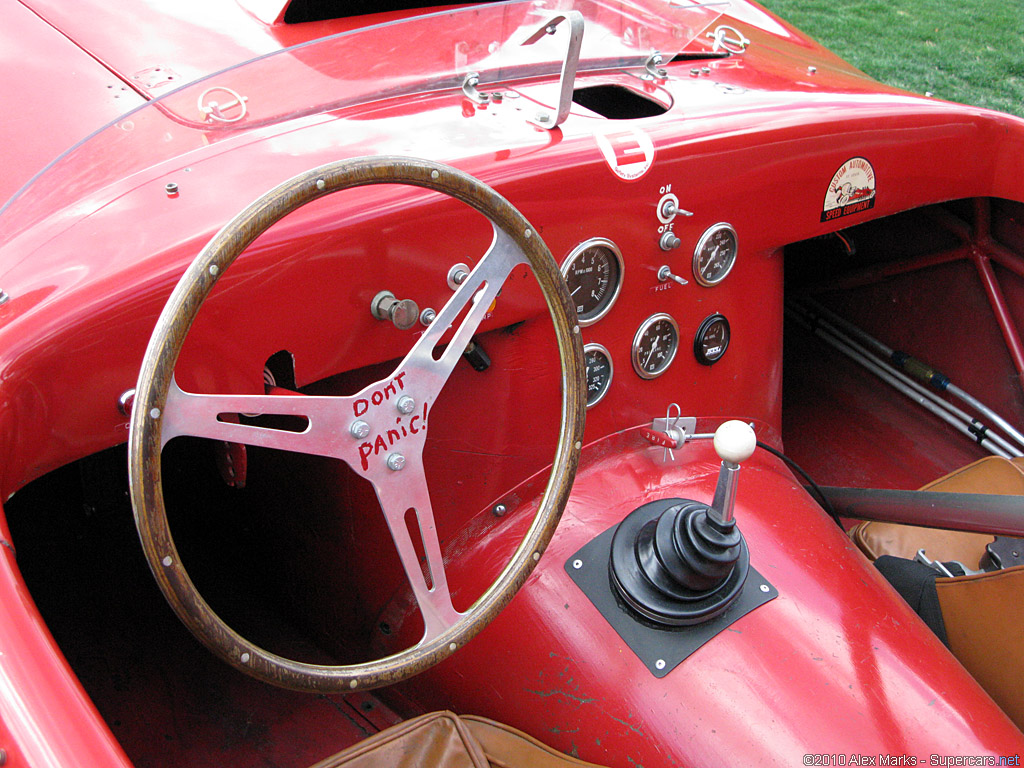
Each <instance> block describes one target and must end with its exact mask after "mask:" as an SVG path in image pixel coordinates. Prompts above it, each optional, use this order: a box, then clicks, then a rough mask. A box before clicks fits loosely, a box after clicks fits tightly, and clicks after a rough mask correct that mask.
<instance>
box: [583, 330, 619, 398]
mask: <svg viewBox="0 0 1024 768" xmlns="http://www.w3.org/2000/svg"><path fill="white" fill-rule="evenodd" d="M583 362H584V363H585V365H586V367H587V408H591V407H593V406H595V405H597V404H598V403H599V402H600V401H601V398H603V397H604V396H605V395H607V394H608V388H609V387H610V386H611V384H612V375H613V374H614V373H615V369H614V367H613V366H612V356H611V354H610V353H609V352H608V350H607V349H605V348H604V347H603V346H601V345H600V344H587V345H586V346H585V347H583Z"/></svg>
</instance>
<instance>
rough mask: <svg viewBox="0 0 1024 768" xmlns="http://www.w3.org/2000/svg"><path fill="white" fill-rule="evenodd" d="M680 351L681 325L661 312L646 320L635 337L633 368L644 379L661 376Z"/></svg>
mask: <svg viewBox="0 0 1024 768" xmlns="http://www.w3.org/2000/svg"><path fill="white" fill-rule="evenodd" d="M678 351H679V326H678V325H677V324H676V321H675V320H673V319H672V316H671V315H666V314H665V313H664V312H660V313H658V314H657V315H651V316H650V317H648V318H647V319H646V320H644V321H643V322H642V323H641V324H640V327H639V328H638V329H637V332H636V336H634V337H633V370H635V371H636V372H637V375H638V376H640V377H641V378H644V379H653V378H655V377H656V376H661V374H663V373H664V372H665V371H666V370H668V367H669V366H670V365H672V361H673V360H674V359H675V357H676V352H678Z"/></svg>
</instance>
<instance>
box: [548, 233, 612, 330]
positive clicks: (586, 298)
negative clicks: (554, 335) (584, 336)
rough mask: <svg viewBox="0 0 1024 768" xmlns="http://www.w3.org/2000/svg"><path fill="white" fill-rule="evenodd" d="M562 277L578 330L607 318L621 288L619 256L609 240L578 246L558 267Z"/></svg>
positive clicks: (591, 241) (599, 239) (598, 239)
mask: <svg viewBox="0 0 1024 768" xmlns="http://www.w3.org/2000/svg"><path fill="white" fill-rule="evenodd" d="M562 276H563V277H564V278H565V282H566V284H567V285H568V286H569V295H570V296H571V297H572V301H573V304H574V305H575V306H576V317H577V319H578V321H579V324H580V325H581V326H585V325H592V324H594V323H596V322H597V321H598V320H600V319H601V318H602V317H604V316H605V315H606V314H608V310H610V309H611V308H612V305H613V304H614V303H615V300H616V299H617V298H618V297H619V290H620V289H621V288H622V253H621V252H620V251H619V249H618V246H616V245H615V243H613V242H612V241H611V240H606V239H605V238H603V237H595V238H593V239H591V240H587V241H586V242H583V243H580V244H579V245H577V246H576V247H575V248H573V249H572V252H571V253H570V254H569V255H568V256H567V257H566V259H565V263H564V264H562Z"/></svg>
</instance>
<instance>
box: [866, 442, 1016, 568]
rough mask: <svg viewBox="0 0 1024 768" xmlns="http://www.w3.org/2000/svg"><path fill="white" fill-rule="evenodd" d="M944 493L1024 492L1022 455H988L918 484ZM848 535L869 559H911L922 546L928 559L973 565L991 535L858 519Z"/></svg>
mask: <svg viewBox="0 0 1024 768" xmlns="http://www.w3.org/2000/svg"><path fill="white" fill-rule="evenodd" d="M921 490H922V491H935V492H944V493H994V494H1010V495H1024V459H1021V458H1017V459H1013V460H1009V459H1004V458H1001V457H999V456H989V457H987V458H984V459H981V460H979V461H976V462H974V463H973V464H968V465H967V466H966V467H962V468H961V469H958V470H955V471H953V472H950V473H949V474H948V475H946V476H945V477H941V478H939V479H938V480H935V481H934V482H931V483H929V484H928V485H926V486H924V487H923V488H921ZM850 536H851V537H852V538H853V540H854V542H856V544H857V546H858V547H860V549H861V551H862V552H863V553H864V554H865V555H867V556H868V557H869V558H870V559H871V560H876V559H878V558H879V557H881V556H882V555H892V556H893V557H903V558H906V559H908V560H912V559H913V558H914V555H916V554H917V550H919V549H923V550H924V551H925V554H926V555H927V556H928V557H929V559H931V560H942V561H943V562H948V561H951V560H956V561H959V562H961V563H963V564H964V565H966V566H967V567H968V568H972V569H976V568H977V567H978V564H979V562H980V561H981V558H982V557H983V556H984V554H985V547H986V546H988V545H989V544H990V543H992V541H993V539H994V537H993V536H991V535H989V534H985V533H968V532H964V531H943V530H939V529H937V528H923V527H919V526H915V525H901V524H899V523H879V522H875V521H870V522H866V523H860V524H859V525H857V526H855V527H854V528H853V529H852V530H851V531H850Z"/></svg>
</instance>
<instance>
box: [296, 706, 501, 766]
mask: <svg viewBox="0 0 1024 768" xmlns="http://www.w3.org/2000/svg"><path fill="white" fill-rule="evenodd" d="M428 765H429V766H431V768H490V763H488V761H487V758H486V757H485V756H484V753H483V750H482V749H481V748H480V745H479V744H477V742H476V739H474V738H473V736H472V734H471V733H470V732H469V729H468V728H467V727H466V725H465V723H463V722H462V721H461V720H460V719H459V717H458V716H457V715H455V714H453V713H452V712H431V713H429V714H426V715H421V716H420V717H416V718H413V719H412V720H406V721H405V722H404V723H398V725H393V726H391V727H390V728H388V729H386V730H383V731H381V732H380V733H377V734H374V735H373V736H370V737H369V738H367V739H364V740H363V741H361V742H359V743H358V744H355V745H353V746H351V747H349V748H348V749H346V750H343V751H341V752H339V753H338V754H336V755H334V756H333V757H329V758H327V759H326V760H322V761H320V762H319V763H317V764H316V765H315V766H313V768H422V766H428Z"/></svg>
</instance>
